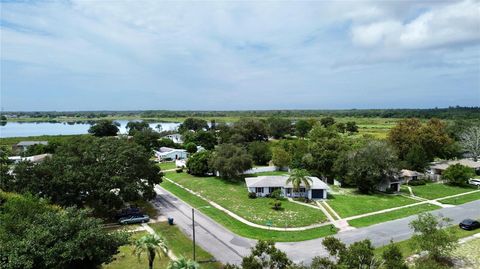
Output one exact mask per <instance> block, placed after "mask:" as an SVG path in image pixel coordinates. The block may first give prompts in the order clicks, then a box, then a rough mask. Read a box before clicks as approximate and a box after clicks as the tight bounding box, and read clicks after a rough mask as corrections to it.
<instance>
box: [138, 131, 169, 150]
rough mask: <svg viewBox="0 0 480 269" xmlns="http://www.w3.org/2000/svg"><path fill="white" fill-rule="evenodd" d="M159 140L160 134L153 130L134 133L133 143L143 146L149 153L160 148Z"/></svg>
mask: <svg viewBox="0 0 480 269" xmlns="http://www.w3.org/2000/svg"><path fill="white" fill-rule="evenodd" d="M159 139H160V134H159V133H157V132H155V131H154V130H152V129H151V128H147V129H143V130H139V131H134V132H133V141H134V142H135V143H137V144H139V145H141V146H143V147H144V148H145V150H147V151H148V152H150V151H151V150H152V149H154V148H158V147H159V146H160V143H159ZM170 141H171V140H170Z"/></svg>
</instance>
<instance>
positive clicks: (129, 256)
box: [102, 222, 221, 269]
mask: <svg viewBox="0 0 480 269" xmlns="http://www.w3.org/2000/svg"><path fill="white" fill-rule="evenodd" d="M150 226H151V227H152V228H153V229H154V230H155V231H156V232H157V233H158V234H160V235H162V236H163V237H164V238H165V239H166V241H167V245H168V247H169V248H170V250H171V251H172V252H173V254H175V256H177V257H179V256H184V257H186V258H189V259H192V241H191V240H190V238H188V237H187V236H186V235H185V234H183V233H182V231H180V229H179V228H178V227H177V226H175V225H173V226H170V225H168V224H167V223H166V222H161V223H154V224H151V225H150ZM146 234H148V233H147V232H135V233H132V234H131V237H130V241H131V242H132V243H133V242H135V240H136V239H138V238H140V237H141V236H143V235H146ZM133 249H134V247H133V246H132V244H130V245H125V246H122V247H120V253H118V254H117V255H115V260H114V261H113V262H111V263H109V264H106V265H103V267H102V268H104V269H137V268H138V269H144V268H148V260H147V256H146V254H145V253H144V254H142V257H141V258H140V260H138V258H137V256H135V255H133ZM196 254H197V255H196V256H197V261H201V267H202V268H206V269H216V268H221V264H220V263H219V262H206V261H211V260H212V259H213V256H212V255H211V254H210V253H208V252H206V251H205V250H203V249H202V248H201V247H199V246H198V245H197V247H196ZM169 261H170V259H169V258H168V257H161V258H159V257H158V256H157V257H156V259H155V261H154V268H167V265H168V262H169Z"/></svg>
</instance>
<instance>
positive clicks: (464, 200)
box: [439, 192, 480, 205]
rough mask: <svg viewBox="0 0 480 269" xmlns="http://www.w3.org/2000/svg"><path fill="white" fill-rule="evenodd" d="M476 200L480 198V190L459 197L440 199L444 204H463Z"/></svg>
mask: <svg viewBox="0 0 480 269" xmlns="http://www.w3.org/2000/svg"><path fill="white" fill-rule="evenodd" d="M475 200H480V192H475V193H470V194H465V195H462V196H458V197H453V198H447V199H442V200H439V202H440V203H443V204H451V205H461V204H465V203H468V202H472V201H475Z"/></svg>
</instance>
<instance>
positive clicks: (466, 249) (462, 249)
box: [453, 239, 480, 268]
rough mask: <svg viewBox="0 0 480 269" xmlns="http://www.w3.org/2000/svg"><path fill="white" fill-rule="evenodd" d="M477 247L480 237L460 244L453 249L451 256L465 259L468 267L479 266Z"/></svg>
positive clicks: (478, 246) (479, 246) (479, 247)
mask: <svg viewBox="0 0 480 269" xmlns="http://www.w3.org/2000/svg"><path fill="white" fill-rule="evenodd" d="M479 249H480V239H474V240H471V241H468V242H466V243H465V244H462V245H460V246H459V247H458V248H457V249H456V250H455V251H453V256H455V257H459V258H462V259H463V260H467V261H468V262H469V267H468V268H480V255H478V250H479Z"/></svg>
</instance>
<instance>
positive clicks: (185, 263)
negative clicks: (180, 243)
mask: <svg viewBox="0 0 480 269" xmlns="http://www.w3.org/2000/svg"><path fill="white" fill-rule="evenodd" d="M198 268H200V265H199V264H198V263H197V262H195V261H192V260H190V259H188V260H187V259H186V258H185V257H183V256H180V258H179V259H178V260H176V261H170V263H169V264H168V269H198Z"/></svg>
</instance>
